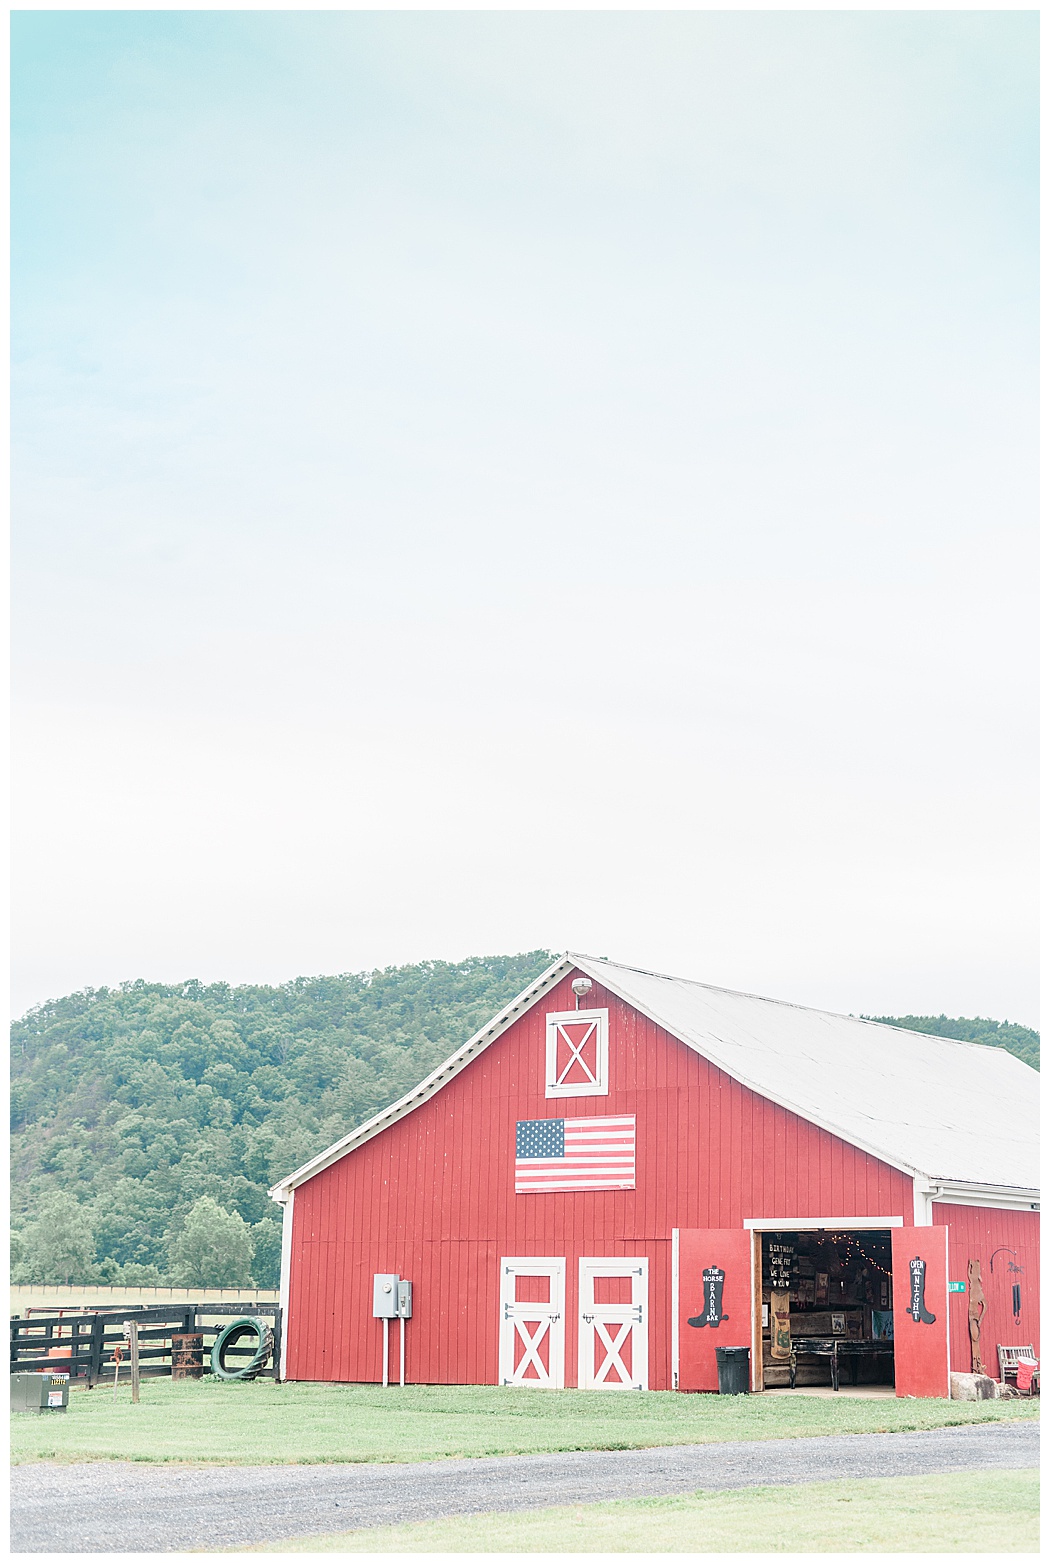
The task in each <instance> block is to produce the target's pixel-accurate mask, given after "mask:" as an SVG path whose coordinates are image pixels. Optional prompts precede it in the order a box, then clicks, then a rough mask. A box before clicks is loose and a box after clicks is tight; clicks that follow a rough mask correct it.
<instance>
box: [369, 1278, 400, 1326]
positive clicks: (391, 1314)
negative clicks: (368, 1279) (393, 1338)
mask: <svg viewBox="0 0 1050 1563" xmlns="http://www.w3.org/2000/svg"><path fill="white" fill-rule="evenodd" d="M399 1280H400V1277H399V1276H396V1275H374V1276H373V1277H372V1317H373V1319H396V1318H397V1283H398V1281H399Z"/></svg>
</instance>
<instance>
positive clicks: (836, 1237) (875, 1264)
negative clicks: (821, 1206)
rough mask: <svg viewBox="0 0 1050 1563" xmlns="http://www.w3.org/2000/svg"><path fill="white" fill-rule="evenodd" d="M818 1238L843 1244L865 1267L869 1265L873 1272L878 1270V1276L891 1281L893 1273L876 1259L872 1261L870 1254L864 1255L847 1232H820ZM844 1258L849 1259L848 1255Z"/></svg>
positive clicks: (854, 1239)
mask: <svg viewBox="0 0 1050 1563" xmlns="http://www.w3.org/2000/svg"><path fill="white" fill-rule="evenodd" d="M820 1237H821V1238H823V1239H825V1240H827V1241H830V1242H832V1243H845V1244H846V1245H847V1248H848V1249H849V1250H855V1251H856V1252H857V1253H858V1254H859V1255H860V1257H861V1259H863V1261H864V1263H865V1264H866V1265H870V1266H871V1268H872V1269H873V1270H878V1272H879V1274H880V1275H884V1276H886V1278H887V1280H892V1279H893V1271H892V1270H887V1269H886V1268H885V1267H884V1266H883V1265H880V1264H879V1261H878V1260H877V1259H872V1257H871V1255H870V1254H866V1253H865V1252H864V1250H863V1248H861V1246H860V1244H859V1243H858V1242H857V1240H856V1238H855V1237H853V1236H851V1234H850V1233H849V1232H821V1233H820ZM846 1257H847V1259H848V1258H849V1257H850V1255H849V1253H847V1256H846Z"/></svg>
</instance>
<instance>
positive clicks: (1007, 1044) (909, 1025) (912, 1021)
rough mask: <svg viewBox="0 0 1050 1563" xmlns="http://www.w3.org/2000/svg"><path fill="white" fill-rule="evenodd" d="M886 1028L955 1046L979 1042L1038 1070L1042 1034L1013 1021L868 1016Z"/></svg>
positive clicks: (963, 1017)
mask: <svg viewBox="0 0 1050 1563" xmlns="http://www.w3.org/2000/svg"><path fill="white" fill-rule="evenodd" d="M863 1018H864V1019H865V1020H878V1021H881V1022H882V1024H883V1025H884V1026H903V1027H904V1028H905V1030H907V1031H925V1032H926V1034H927V1035H928V1036H934V1037H952V1038H953V1039H954V1040H955V1041H956V1042H977V1043H979V1044H980V1045H981V1046H982V1047H1002V1048H1005V1049H1006V1051H1007V1052H1008V1053H1013V1054H1014V1056H1015V1057H1016V1058H1019V1059H1020V1060H1021V1062H1022V1063H1024V1064H1029V1065H1031V1067H1032V1068H1033V1069H1038V1068H1039V1033H1038V1031H1033V1030H1031V1028H1030V1027H1028V1026H1019V1025H1017V1024H1016V1023H1015V1022H1014V1021H1012V1020H987V1019H984V1018H983V1017H981V1016H975V1017H974V1018H973V1019H968V1018H967V1017H966V1016H964V1015H956V1016H954V1017H953V1016H949V1015H865V1016H864V1017H863Z"/></svg>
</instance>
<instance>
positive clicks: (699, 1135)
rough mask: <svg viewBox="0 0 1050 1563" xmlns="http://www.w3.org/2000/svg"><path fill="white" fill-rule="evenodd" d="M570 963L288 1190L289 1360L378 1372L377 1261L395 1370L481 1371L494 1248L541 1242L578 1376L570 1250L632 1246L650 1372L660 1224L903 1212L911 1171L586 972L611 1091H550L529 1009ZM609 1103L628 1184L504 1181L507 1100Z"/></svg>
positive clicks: (568, 1106) (299, 1368) (356, 1375)
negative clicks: (395, 1292)
mask: <svg viewBox="0 0 1050 1563" xmlns="http://www.w3.org/2000/svg"><path fill="white" fill-rule="evenodd" d="M573 975H574V974H573V973H571V972H570V973H569V974H568V975H567V976H566V977H565V978H564V979H563V981H562V982H561V983H559V984H558V985H557V986H556V987H555V988H553V989H552V990H551V991H550V993H549V994H547V995H546V996H545V998H544V999H541V1000H540V1002H539V1003H538V1004H536V1005H534V1006H533V1008H532V1009H531V1010H529V1011H528V1012H527V1013H526V1014H525V1015H523V1016H522V1017H521V1019H520V1020H518V1021H516V1022H515V1023H514V1025H513V1026H512V1027H510V1029H509V1030H508V1031H506V1032H505V1033H504V1034H503V1036H502V1037H500V1038H499V1040H498V1041H496V1042H494V1043H493V1044H491V1045H490V1046H489V1047H488V1048H487V1049H486V1051H485V1052H484V1053H482V1054H481V1055H480V1056H479V1057H478V1058H477V1059H476V1060H475V1061H474V1062H473V1063H471V1064H470V1065H468V1066H467V1068H466V1069H465V1070H463V1072H462V1073H461V1074H459V1075H458V1076H456V1077H455V1079H453V1080H452V1081H451V1082H450V1084H448V1085H447V1086H445V1087H444V1089H443V1090H441V1091H439V1092H438V1093H437V1095H436V1096H434V1097H432V1098H431V1099H430V1100H429V1101H428V1102H426V1103H424V1104H423V1106H421V1107H418V1108H416V1110H415V1111H414V1112H412V1113H410V1114H409V1115H408V1116H407V1117H405V1118H403V1119H402V1120H400V1121H399V1122H397V1123H395V1124H393V1125H392V1126H391V1127H390V1128H388V1129H386V1130H385V1131H384V1132H383V1133H381V1134H379V1135H377V1136H376V1137H375V1138H374V1139H372V1140H370V1141H368V1142H367V1143H366V1144H365V1145H363V1146H362V1147H361V1148H360V1149H358V1150H355V1151H353V1152H352V1153H351V1154H350V1155H348V1156H344V1157H342V1158H341V1159H340V1160H339V1161H337V1162H335V1163H334V1164H333V1165H332V1166H331V1167H328V1168H326V1169H325V1171H323V1172H321V1173H318V1174H317V1175H316V1176H315V1177H313V1178H311V1179H310V1180H309V1181H308V1182H306V1183H304V1184H303V1185H302V1186H301V1187H299V1188H298V1189H297V1190H296V1192H295V1205H294V1216H293V1229H292V1243H291V1273H290V1278H289V1309H288V1315H289V1316H288V1323H287V1338H288V1356H287V1372H288V1376H289V1377H290V1378H293V1379H317V1380H326V1379H327V1380H336V1381H341V1382H358V1381H376V1380H379V1379H381V1377H382V1364H381V1350H380V1341H381V1336H382V1326H381V1324H380V1323H379V1321H378V1320H375V1319H373V1318H372V1317H371V1306H372V1276H373V1274H374V1273H376V1272H377V1271H392V1272H396V1273H398V1274H400V1275H402V1276H405V1277H407V1278H408V1279H410V1280H411V1281H412V1282H413V1283H414V1296H413V1308H414V1316H413V1318H412V1320H411V1322H410V1323H409V1324H408V1326H407V1377H408V1379H409V1380H410V1381H412V1382H415V1383H435V1384H470V1383H474V1384H492V1383H495V1382H496V1381H497V1357H498V1287H499V1268H498V1267H499V1261H500V1259H501V1258H503V1257H512V1256H529V1257H540V1256H546V1255H549V1256H552V1257H562V1256H564V1257H565V1259H566V1261H567V1297H566V1308H567V1312H566V1326H567V1327H566V1332H565V1337H566V1340H565V1346H566V1358H565V1382H566V1385H573V1384H575V1383H576V1319H577V1315H578V1304H577V1290H578V1274H579V1271H578V1261H579V1259H580V1258H581V1257H606V1256H621V1255H633V1254H639V1255H640V1254H647V1255H648V1256H649V1260H650V1293H649V1307H650V1332H649V1340H650V1369H649V1382H650V1386H651V1387H652V1388H654V1389H667V1388H670V1386H671V1338H670V1337H671V1330H670V1320H671V1297H670V1292H671V1242H670V1237H671V1229H672V1228H673V1227H676V1226H677V1227H736V1228H739V1227H740V1226H741V1225H742V1223H743V1221H744V1219H745V1218H746V1217H766V1218H776V1217H780V1216H784V1217H787V1218H790V1217H794V1216H835V1217H842V1218H844V1219H845V1218H847V1217H849V1216H875V1215H885V1216H900V1217H902V1218H903V1220H904V1222H905V1223H906V1224H908V1225H910V1224H911V1222H912V1220H913V1198H912V1182H911V1179H910V1178H909V1177H907V1176H906V1175H904V1174H903V1173H901V1172H898V1171H897V1170H896V1169H894V1168H892V1167H889V1166H887V1165H885V1164H884V1163H882V1162H880V1161H878V1160H876V1159H875V1158H874V1157H872V1156H869V1155H866V1154H865V1153H864V1152H863V1151H859V1150H856V1149H854V1148H853V1147H852V1146H850V1145H847V1144H846V1143H845V1142H844V1141H842V1140H840V1139H837V1138H835V1136H834V1135H831V1134H828V1133H826V1132H825V1131H824V1130H822V1129H818V1128H816V1127H814V1126H813V1125H812V1124H809V1123H807V1122H805V1121H804V1120H803V1119H801V1118H798V1117H796V1116H795V1114H793V1113H790V1112H787V1111H786V1110H785V1109H783V1108H781V1107H778V1106H776V1105H775V1104H774V1103H772V1102H769V1101H766V1100H765V1099H764V1098H762V1097H760V1096H757V1095H756V1094H755V1093H754V1092H752V1091H749V1090H747V1089H746V1087H744V1086H742V1085H739V1084H738V1083H737V1082H736V1081H734V1080H732V1079H730V1077H729V1076H728V1075H726V1074H724V1073H723V1072H722V1071H721V1070H719V1069H717V1068H715V1067H714V1066H713V1065H711V1064H709V1063H707V1062H706V1060H704V1059H702V1058H700V1057H699V1056H698V1055H697V1054H695V1053H693V1052H692V1051H691V1050H690V1049H689V1048H687V1047H685V1046H684V1045H683V1044H682V1043H680V1042H678V1041H677V1040H676V1039H675V1038H673V1037H671V1036H670V1035H669V1034H668V1033H667V1032H666V1031H664V1030H663V1029H662V1028H661V1027H659V1026H657V1025H656V1024H654V1023H653V1022H652V1021H650V1020H648V1019H646V1018H645V1017H644V1016H642V1015H640V1014H638V1013H637V1011H635V1010H634V1009H632V1008H631V1007H630V1006H629V1005H627V1004H625V1003H624V1002H623V1001H622V1000H620V999H618V998H616V997H614V996H613V995H612V994H609V993H607V992H605V991H604V990H603V989H601V988H600V987H599V986H598V985H597V984H596V985H595V991H594V992H593V994H592V995H589V997H588V1004H589V1005H591V1006H593V1007H605V1006H608V1009H609V1038H610V1043H609V1087H610V1088H609V1094H608V1096H597V1097H595V1096H592V1097H579V1098H567V1099H557V1100H548V1099H547V1097H546V1096H545V1094H544V1067H545V1066H544V1058H545V1031H544V1017H545V1014H546V1013H547V1012H548V1011H551V1010H569V1009H572V1008H574V1003H575V1001H574V998H573V994H572V991H571V987H570V982H571V978H572V976H573ZM617 1113H634V1114H636V1116H637V1173H636V1184H637V1186H636V1187H635V1188H634V1189H633V1190H614V1191H608V1192H585V1193H583V1192H581V1193H575V1192H561V1193H550V1194H515V1192H514V1131H515V1124H516V1122H517V1121H518V1120H519V1119H526V1118H546V1117H561V1116H568V1117H586V1116H596V1117H604V1116H607V1115H613V1114H617ZM394 1328H395V1330H396V1328H397V1327H396V1326H395V1327H394ZM392 1357H393V1353H392Z"/></svg>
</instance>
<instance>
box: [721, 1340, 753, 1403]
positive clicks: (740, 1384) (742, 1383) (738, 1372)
mask: <svg viewBox="0 0 1050 1563" xmlns="http://www.w3.org/2000/svg"><path fill="white" fill-rule="evenodd" d="M715 1361H716V1362H717V1363H718V1393H719V1394H720V1395H746V1394H747V1393H748V1392H749V1391H750V1388H751V1347H750V1346H716V1347H715Z"/></svg>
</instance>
